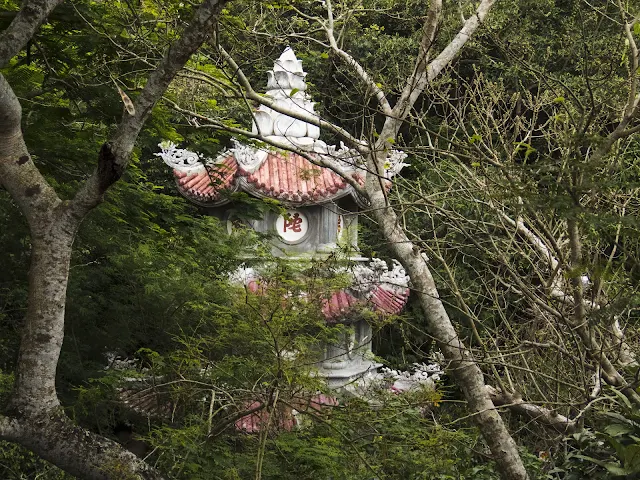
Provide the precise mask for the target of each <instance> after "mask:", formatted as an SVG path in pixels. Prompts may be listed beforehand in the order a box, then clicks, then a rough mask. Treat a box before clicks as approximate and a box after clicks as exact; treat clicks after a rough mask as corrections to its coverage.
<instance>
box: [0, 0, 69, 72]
mask: <svg viewBox="0 0 640 480" xmlns="http://www.w3.org/2000/svg"><path fill="white" fill-rule="evenodd" d="M62 1H63V0H27V1H25V2H23V4H22V8H21V9H20V11H19V12H18V13H17V15H16V16H15V17H14V19H13V21H12V22H11V24H10V25H9V26H8V27H7V29H6V30H5V31H3V32H2V33H0V68H2V67H4V66H6V65H7V63H8V62H9V60H11V59H12V58H13V57H14V56H16V55H17V54H18V52H19V51H20V50H22V48H23V47H24V46H25V45H26V44H27V42H28V41H29V40H31V39H32V38H33V36H34V35H35V33H36V30H38V28H40V25H42V22H44V21H45V20H46V19H47V17H48V16H49V14H50V13H51V12H52V11H53V9H54V8H56V7H57V6H58V5H59V4H61V3H62Z"/></svg>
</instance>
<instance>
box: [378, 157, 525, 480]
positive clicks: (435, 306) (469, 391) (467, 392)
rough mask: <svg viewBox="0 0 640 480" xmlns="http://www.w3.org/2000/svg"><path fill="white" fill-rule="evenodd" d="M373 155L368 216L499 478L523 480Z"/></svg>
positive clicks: (505, 435) (506, 436)
mask: <svg viewBox="0 0 640 480" xmlns="http://www.w3.org/2000/svg"><path fill="white" fill-rule="evenodd" d="M382 151H385V150H382ZM377 156H378V155H376V154H372V155H371V157H372V158H371V159H370V161H369V162H368V163H369V170H370V172H369V174H368V175H367V180H366V190H367V194H368V197H369V201H370V202H371V210H372V212H373V216H374V218H375V219H376V220H377V222H378V225H379V226H380V229H381V231H382V234H383V235H384V237H385V239H386V241H387V242H388V243H389V245H391V248H392V250H393V251H394V253H395V255H396V256H397V258H398V260H399V261H400V262H401V263H402V265H403V266H404V268H405V269H406V271H407V273H408V274H409V277H410V278H411V283H412V287H413V291H414V292H415V293H416V294H417V295H418V298H419V299H420V305H421V306H422V309H423V311H424V313H425V315H426V319H427V326H428V330H429V333H431V335H433V338H434V339H435V340H436V342H437V343H438V346H439V348H440V350H441V351H442V353H443V355H444V357H445V359H446V360H447V362H448V373H449V374H451V375H452V377H453V378H454V380H455V381H456V383H457V385H458V386H459V387H460V388H461V389H462V391H463V393H464V397H465V399H466V400H467V404H468V405H469V409H470V410H471V412H472V413H473V415H474V416H473V419H474V421H475V422H476V424H477V425H478V428H479V429H480V432H481V433H482V436H483V437H484V440H485V441H486V442H487V444H488V446H489V449H490V450H491V453H492V455H493V458H494V460H495V462H496V465H497V466H498V469H499V471H500V474H501V476H502V478H504V479H508V480H526V479H528V478H529V476H528V475H527V472H526V470H525V468H524V465H523V463H522V459H521V458H520V454H519V453H518V446H517V445H516V442H515V441H514V440H513V438H512V437H511V434H510V433H509V431H508V430H507V427H506V426H505V424H504V422H503V421H502V418H501V417H500V414H499V413H498V411H497V410H496V408H495V406H494V404H493V402H492V401H491V398H490V396H489V393H488V391H487V387H486V385H485V382H484V376H483V374H482V371H481V370H480V368H479V367H478V365H477V363H476V361H475V360H474V358H473V355H472V354H471V352H470V351H469V350H468V349H467V348H466V347H465V345H464V344H463V343H462V341H461V340H460V338H459V337H458V334H457V332H456V330H455V328H454V326H453V324H452V323H451V319H450V318H449V315H448V314H447V312H446V310H445V308H444V305H443V304H442V301H441V300H440V296H439V294H438V289H437V288H436V285H435V281H434V279H433V276H432V275H431V271H430V270H429V267H428V265H427V260H426V259H425V258H424V257H423V256H422V254H421V253H420V250H419V249H418V247H417V246H416V245H414V244H413V243H412V242H411V241H410V240H409V238H408V237H407V235H406V233H405V232H404V230H403V229H402V228H401V227H400V224H399V223H398V218H397V216H396V214H395V212H394V210H393V208H392V207H391V206H389V204H388V201H387V197H386V194H385V189H384V185H383V182H384V180H381V177H379V176H376V175H375V174H373V173H371V172H376V171H383V169H381V168H378V167H379V166H381V165H382V164H383V161H380V160H379V159H378V158H376V157H377Z"/></svg>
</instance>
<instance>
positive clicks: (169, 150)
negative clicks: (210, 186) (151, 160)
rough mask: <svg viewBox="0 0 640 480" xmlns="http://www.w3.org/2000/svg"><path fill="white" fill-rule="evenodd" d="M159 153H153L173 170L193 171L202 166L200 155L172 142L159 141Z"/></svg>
mask: <svg viewBox="0 0 640 480" xmlns="http://www.w3.org/2000/svg"><path fill="white" fill-rule="evenodd" d="M158 146H159V147H160V150H161V152H160V153H154V155H155V156H156V157H160V158H162V160H164V163H166V164H167V165H169V166H170V167H171V168H173V169H174V170H178V171H180V172H184V173H189V174H190V173H195V172H197V171H199V170H202V169H203V168H204V164H203V162H202V159H201V158H200V155H198V154H197V153H195V152H192V151H190V150H185V149H183V148H177V147H176V144H175V143H173V142H168V141H167V142H161V143H159V144H158Z"/></svg>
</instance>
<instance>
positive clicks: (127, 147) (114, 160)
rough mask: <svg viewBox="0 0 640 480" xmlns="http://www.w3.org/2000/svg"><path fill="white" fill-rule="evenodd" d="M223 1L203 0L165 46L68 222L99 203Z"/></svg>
mask: <svg viewBox="0 0 640 480" xmlns="http://www.w3.org/2000/svg"><path fill="white" fill-rule="evenodd" d="M223 3H225V0H205V1H204V2H203V3H202V4H201V5H200V7H198V9H197V11H196V13H195V15H194V18H193V20H192V21H191V23H190V24H189V26H187V27H185V29H184V33H183V34H182V36H181V37H180V38H179V39H178V40H177V41H176V42H175V43H174V44H172V45H171V46H170V47H169V49H168V50H167V52H166V53H165V55H164V57H163V58H162V60H161V62H160V64H159V65H158V67H157V68H156V69H155V70H154V71H153V72H152V73H151V75H150V76H149V80H148V81H147V83H146V85H145V86H144V88H143V89H142V92H141V93H140V95H139V96H138V98H137V99H136V100H135V102H134V107H135V113H134V114H133V115H130V114H128V113H125V114H124V117H123V119H122V121H121V122H120V125H119V126H118V128H117V130H116V131H115V133H114V134H113V135H112V137H111V138H110V140H109V141H108V142H106V143H105V144H104V145H103V146H102V148H101V150H100V155H99V158H98V167H97V168H96V170H95V171H94V173H93V175H92V176H91V178H89V179H88V180H87V182H86V183H85V184H84V186H83V187H82V188H81V189H80V190H79V191H78V193H77V194H76V197H75V198H74V199H73V202H72V204H71V206H70V209H69V214H70V219H71V221H72V222H73V221H79V220H80V219H82V218H83V217H84V216H85V215H86V214H87V212H88V211H89V210H91V209H92V208H94V207H95V206H96V205H97V204H98V203H100V201H101V199H102V195H103V193H104V192H105V191H106V190H107V189H108V188H109V187H110V186H111V185H112V184H113V183H114V182H116V181H117V180H118V179H119V178H120V177H121V176H122V174H123V173H124V170H125V168H126V167H127V165H128V163H129V161H130V158H131V153H132V152H133V147H134V145H135V141H136V139H137V138H138V134H139V133H140V130H141V129H142V127H143V125H144V123H145V121H146V120H147V118H148V117H149V114H150V113H151V110H152V109H153V107H154V105H155V104H156V103H157V102H158V100H160V99H161V98H162V95H163V94H164V92H165V91H166V90H167V88H168V87H169V84H170V83H171V81H172V80H173V79H174V78H175V76H176V75H177V74H178V72H179V71H180V70H181V69H182V68H183V67H184V66H185V64H186V63H187V61H188V60H189V59H190V58H191V55H193V53H195V52H196V50H198V48H200V46H201V45H202V44H203V43H204V42H205V41H207V40H208V39H209V38H210V37H211V35H212V34H213V26H214V24H215V22H216V19H217V14H218V10H219V7H220V5H221V4H223Z"/></svg>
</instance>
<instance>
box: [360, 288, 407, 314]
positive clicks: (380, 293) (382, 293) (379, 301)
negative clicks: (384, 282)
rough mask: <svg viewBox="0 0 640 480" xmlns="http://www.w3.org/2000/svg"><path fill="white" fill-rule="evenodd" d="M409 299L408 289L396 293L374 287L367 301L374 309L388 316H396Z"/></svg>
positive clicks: (392, 290) (391, 290) (393, 290)
mask: <svg viewBox="0 0 640 480" xmlns="http://www.w3.org/2000/svg"><path fill="white" fill-rule="evenodd" d="M408 299H409V289H408V288H407V289H405V290H403V291H397V290H395V289H387V288H384V287H382V286H378V287H376V289H375V290H374V291H373V294H372V295H371V298H370V299H369V301H370V302H371V303H373V305H374V309H375V310H376V311H378V312H382V313H386V314H388V315H397V314H398V313H400V312H401V311H402V309H403V308H404V306H405V305H406V304H407V300H408Z"/></svg>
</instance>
